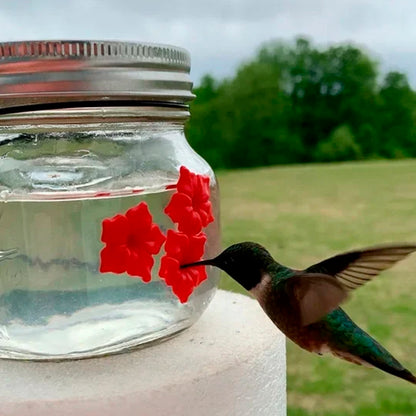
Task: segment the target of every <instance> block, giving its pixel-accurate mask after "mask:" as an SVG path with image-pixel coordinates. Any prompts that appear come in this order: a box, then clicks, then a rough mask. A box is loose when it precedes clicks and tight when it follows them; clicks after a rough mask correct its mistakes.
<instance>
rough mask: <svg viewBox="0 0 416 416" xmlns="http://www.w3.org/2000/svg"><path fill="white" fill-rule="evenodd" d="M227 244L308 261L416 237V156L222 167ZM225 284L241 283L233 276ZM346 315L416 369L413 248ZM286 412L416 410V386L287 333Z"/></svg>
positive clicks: (301, 263) (334, 415)
mask: <svg viewBox="0 0 416 416" xmlns="http://www.w3.org/2000/svg"><path fill="white" fill-rule="evenodd" d="M218 179H219V182H220V188H221V200H222V207H221V210H222V214H221V217H222V218H221V220H222V228H223V244H224V247H225V246H227V245H229V244H231V243H234V242H238V241H247V240H251V241H257V242H260V243H261V244H263V245H265V246H266V247H267V248H268V249H269V250H270V251H271V253H272V254H273V256H274V257H275V258H276V259H277V260H278V261H279V262H280V263H283V264H285V265H288V266H292V267H295V268H303V267H306V266H308V265H310V264H312V263H314V262H317V261H319V260H323V259H324V258H326V257H329V256H331V255H333V254H335V253H337V252H339V251H343V250H348V249H352V248H359V247H365V246H368V245H373V244H379V243H386V242H402V241H411V242H414V241H416V161H408V160H407V161H394V162H384V161H377V162H365V163H364V162H363V163H346V164H333V165H307V166H292V167H272V168H262V169H253V170H241V171H230V172H219V173H218ZM221 285H222V287H223V288H225V289H229V290H234V291H243V290H241V288H240V287H239V286H238V285H237V284H235V283H234V282H233V281H232V280H231V279H230V278H229V277H228V276H224V277H223V280H222V282H221ZM344 309H345V310H346V311H347V313H349V314H350V316H351V317H352V318H353V319H354V320H355V321H356V322H357V323H358V324H359V325H360V326H361V327H363V329H365V330H366V331H368V332H369V333H370V334H371V335H372V336H374V337H375V338H376V339H377V340H379V341H380V342H381V343H382V344H383V345H384V346H385V347H386V348H387V349H388V350H389V351H390V352H391V353H392V354H393V355H394V356H395V357H396V358H397V359H399V361H401V362H402V363H403V364H404V365H405V366H406V367H408V368H409V369H410V370H412V371H413V372H416V254H414V255H413V256H411V257H409V258H407V259H406V260H404V261H403V262H401V263H400V264H398V265H396V266H395V267H394V268H393V269H391V270H389V271H386V272H384V273H383V274H382V275H381V276H380V277H378V278H377V279H376V280H375V281H373V282H371V283H369V284H368V285H366V286H364V287H362V288H360V289H359V290H357V291H356V292H355V293H353V295H352V297H351V299H350V300H349V301H348V303H346V304H345V305H344ZM287 349H288V351H287V355H288V357H287V368H288V415H292V416H306V415H308V416H312V415H313V416H321V415H322V416H323V415H325V416H347V415H365V416H374V415H383V416H387V415H389V416H396V415H412V416H415V415H416V386H414V385H411V384H410V383H407V382H405V381H402V380H400V379H398V378H396V377H393V376H389V375H387V374H385V373H383V372H381V371H378V370H375V369H368V368H364V367H359V366H355V365H353V364H349V363H347V362H344V361H341V360H339V359H336V358H334V357H332V356H329V355H328V356H324V357H318V356H315V355H312V354H309V353H307V352H304V351H303V350H301V349H300V348H298V347H297V346H296V345H294V344H292V343H291V342H290V341H288V343H287Z"/></svg>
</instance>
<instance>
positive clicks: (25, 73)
mask: <svg viewBox="0 0 416 416" xmlns="http://www.w3.org/2000/svg"><path fill="white" fill-rule="evenodd" d="M189 69H190V60H189V55H188V53H187V52H186V51H184V50H183V49H180V48H176V47H171V46H164V45H153V44H141V43H140V44H138V43H117V42H89V41H85V42H84V41H83V42H78V41H56V42H50V41H36V42H14V43H3V44H0V156H1V159H0V230H1V231H0V357H3V358H15V359H40V360H44V359H67V358H82V357H91V356H97V355H102V354H109V353H115V352H119V351H123V350H126V349H129V348H132V347H135V346H138V345H140V344H144V343H148V342H150V341H155V340H160V339H163V338H166V337H169V336H172V335H173V334H175V333H178V332H179V331H181V330H183V329H185V328H187V327H189V326H190V325H191V324H192V323H194V322H195V321H196V320H197V319H198V317H199V316H200V315H201V313H202V312H203V310H204V309H205V308H206V306H207V305H208V303H209V301H210V300H211V298H212V296H213V294H214V291H215V288H216V284H217V282H218V278H219V275H218V272H217V271H216V270H214V269H211V268H206V269H205V268H202V267H200V268H196V269H195V268H193V270H191V269H182V270H181V269H180V267H179V265H180V264H181V263H183V262H189V261H194V260H198V259H200V258H202V257H207V258H208V257H212V256H214V255H216V254H217V253H218V252H219V245H220V231H219V221H218V219H219V201H218V192H217V183H216V179H215V176H214V174H213V172H212V170H211V168H210V167H209V165H208V164H207V163H206V162H205V161H204V160H203V159H202V158H201V157H200V156H199V155H197V154H196V153H195V152H194V151H193V150H192V148H191V147H190V146H189V144H188V143H187V141H186V138H185V135H184V123H185V121H186V120H187V118H188V117H189V108H188V106H187V104H186V103H187V102H189V101H190V100H191V99H192V98H193V95H192V93H191V87H192V84H191V82H190V79H189ZM185 270H186V271H185Z"/></svg>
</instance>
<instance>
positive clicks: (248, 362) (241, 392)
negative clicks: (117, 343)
mask: <svg viewBox="0 0 416 416" xmlns="http://www.w3.org/2000/svg"><path fill="white" fill-rule="evenodd" d="M0 380H1V383H0V415H2V416H23V415H24V416H52V415H54V416H55V415H59V416H74V415H77V416H110V415H117V416H132V415H135V416H188V415H189V416H190V415H198V416H234V415H235V416H283V415H286V365H285V339H284V336H283V335H282V334H281V333H280V332H279V331H278V330H277V329H276V327H275V326H274V325H273V324H272V323H271V322H270V321H269V319H268V318H267V317H266V315H265V314H264V313H263V311H262V310H261V308H260V306H259V305H258V304H257V302H255V301H254V300H252V299H250V298H248V297H245V296H242V295H237V294H233V293H229V292H224V291H219V292H218V293H217V294H216V296H215V298H214V300H213V301H212V303H211V305H210V306H209V307H208V309H207V311H206V312H205V313H204V315H203V316H202V317H201V319H200V320H199V321H198V322H197V323H196V324H195V325H194V326H193V327H192V328H190V329H188V330H187V331H185V332H183V333H182V334H180V335H178V336H176V337H174V338H172V339H170V340H168V341H166V342H163V343H160V344H156V345H153V346H149V347H147V348H144V349H140V350H136V351H133V352H130V353H126V354H120V355H114V356H110V357H104V358H96V359H89V360H81V361H65V362H60V363H51V362H46V363H45V362H43V363H42V362H40V363H39V362H19V361H1V362H0Z"/></svg>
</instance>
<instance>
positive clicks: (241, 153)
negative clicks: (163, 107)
mask: <svg viewBox="0 0 416 416" xmlns="http://www.w3.org/2000/svg"><path fill="white" fill-rule="evenodd" d="M194 92H195V94H196V96H197V97H196V99H195V101H194V102H193V103H192V104H191V119H190V121H189V123H188V125H187V128H186V130H187V137H188V140H189V142H190V144H191V145H192V147H193V148H194V149H195V150H196V151H197V152H198V153H199V154H201V155H202V156H203V157H204V158H205V159H206V160H207V161H208V162H209V163H210V164H211V165H212V166H213V167H214V168H240V167H253V166H264V165H274V164H288V163H305V162H329V161H344V160H357V159H371V158H405V157H415V156H416V123H415V116H416V93H415V91H413V90H412V88H411V86H410V85H409V82H408V79H407V77H406V75H405V74H403V73H400V72H389V73H387V74H384V75H381V74H380V71H379V67H378V63H377V62H376V61H375V60H373V59H372V57H371V56H369V54H367V53H366V52H365V51H363V50H362V49H360V48H358V47H356V46H354V45H350V44H345V45H336V46H330V47H327V48H319V47H316V46H314V45H313V44H312V42H311V41H309V40H308V39H305V38H297V39H296V40H295V41H293V42H287V43H284V42H276V41H274V42H269V43H267V44H265V45H263V46H262V47H261V48H260V49H259V51H258V53H257V54H256V56H255V57H254V58H253V59H252V60H250V61H248V62H246V63H244V64H242V65H241V66H240V67H239V68H238V70H237V71H236V74H235V76H234V77H232V78H229V79H223V80H216V79H214V78H213V77H212V76H210V75H206V76H205V77H203V79H202V80H201V82H200V85H198V86H197V87H196V88H195V89H194Z"/></svg>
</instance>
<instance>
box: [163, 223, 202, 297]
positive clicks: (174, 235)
mask: <svg viewBox="0 0 416 416" xmlns="http://www.w3.org/2000/svg"><path fill="white" fill-rule="evenodd" d="M206 240H207V237H206V236H205V234H203V233H200V234H198V235H194V236H189V235H186V234H184V233H178V232H176V231H173V230H168V233H167V238H166V244H165V251H166V254H165V255H164V256H163V257H162V259H161V261H160V270H159V276H160V277H161V278H162V279H164V280H165V282H166V284H167V285H168V286H171V287H172V291H173V293H174V294H175V295H176V296H177V297H178V299H179V300H180V301H181V302H182V303H185V302H186V301H187V300H188V298H189V296H190V295H191V293H192V292H193V290H194V288H195V287H196V286H198V285H199V284H200V283H201V282H203V281H204V280H205V279H206V278H207V272H206V270H205V266H198V267H189V268H186V269H181V268H180V265H181V264H186V263H193V262H195V261H199V260H201V258H202V255H203V253H204V245H205V242H206Z"/></svg>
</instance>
